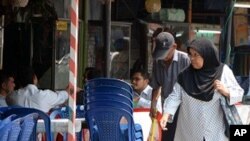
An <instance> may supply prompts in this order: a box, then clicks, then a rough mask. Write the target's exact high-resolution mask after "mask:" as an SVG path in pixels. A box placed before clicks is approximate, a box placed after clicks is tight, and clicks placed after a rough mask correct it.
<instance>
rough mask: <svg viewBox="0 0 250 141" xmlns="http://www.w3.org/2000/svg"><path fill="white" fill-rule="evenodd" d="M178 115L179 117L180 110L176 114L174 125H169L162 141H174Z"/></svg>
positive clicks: (163, 132)
mask: <svg viewBox="0 0 250 141" xmlns="http://www.w3.org/2000/svg"><path fill="white" fill-rule="evenodd" d="M178 115H179V108H178V110H177V111H176V113H175V116H174V120H173V122H172V123H167V128H168V130H166V131H162V139H161V140H162V141H173V140H174V135H175V129H176V125H177V119H178Z"/></svg>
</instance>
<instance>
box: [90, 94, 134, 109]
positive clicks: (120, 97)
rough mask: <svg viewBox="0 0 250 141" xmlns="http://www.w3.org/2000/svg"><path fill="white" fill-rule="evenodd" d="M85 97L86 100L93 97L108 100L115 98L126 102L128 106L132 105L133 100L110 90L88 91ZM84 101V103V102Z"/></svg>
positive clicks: (93, 98)
mask: <svg viewBox="0 0 250 141" xmlns="http://www.w3.org/2000/svg"><path fill="white" fill-rule="evenodd" d="M86 97H88V98H85V100H86V102H89V101H93V100H95V99H109V100H117V101H122V102H125V103H127V104H128V105H129V106H130V107H133V101H132V99H130V98H128V97H126V96H124V95H123V94H120V93H112V92H94V93H91V94H90V93H88V94H87V95H86ZM86 102H85V103H86Z"/></svg>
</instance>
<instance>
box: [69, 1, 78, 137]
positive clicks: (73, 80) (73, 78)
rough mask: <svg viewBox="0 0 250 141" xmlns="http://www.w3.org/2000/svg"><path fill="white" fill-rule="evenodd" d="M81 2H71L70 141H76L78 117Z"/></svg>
mask: <svg viewBox="0 0 250 141" xmlns="http://www.w3.org/2000/svg"><path fill="white" fill-rule="evenodd" d="M78 9H79V1H78V0H71V9H70V19H71V23H70V60H69V69H70V72H69V84H70V94H69V103H68V106H69V115H70V119H69V123H68V141H75V140H76V135H75V124H76V123H75V117H76V90H77V70H78V69H77V64H78V63H77V58H78V57H77V55H78V29H79V15H78V13H79V11H78Z"/></svg>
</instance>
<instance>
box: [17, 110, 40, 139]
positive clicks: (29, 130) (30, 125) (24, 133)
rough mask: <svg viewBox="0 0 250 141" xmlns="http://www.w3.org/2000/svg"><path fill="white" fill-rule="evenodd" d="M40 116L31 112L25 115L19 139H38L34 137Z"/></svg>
mask: <svg viewBox="0 0 250 141" xmlns="http://www.w3.org/2000/svg"><path fill="white" fill-rule="evenodd" d="M38 117H39V115H38V113H31V114H28V115H26V116H24V117H23V122H22V124H21V128H22V130H21V133H20V135H19V138H18V141H33V140H36V138H34V135H35V134H36V123H37V120H38Z"/></svg>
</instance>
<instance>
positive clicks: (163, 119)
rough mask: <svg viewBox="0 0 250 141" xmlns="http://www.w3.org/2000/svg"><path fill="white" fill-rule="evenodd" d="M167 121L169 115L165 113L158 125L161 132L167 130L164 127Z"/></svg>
mask: <svg viewBox="0 0 250 141" xmlns="http://www.w3.org/2000/svg"><path fill="white" fill-rule="evenodd" d="M168 119H169V114H167V113H166V114H163V116H162V118H161V120H160V125H161V128H162V130H168V129H167V127H166V125H167V122H168Z"/></svg>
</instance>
